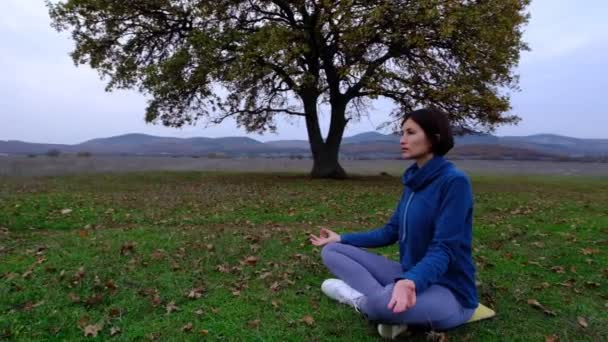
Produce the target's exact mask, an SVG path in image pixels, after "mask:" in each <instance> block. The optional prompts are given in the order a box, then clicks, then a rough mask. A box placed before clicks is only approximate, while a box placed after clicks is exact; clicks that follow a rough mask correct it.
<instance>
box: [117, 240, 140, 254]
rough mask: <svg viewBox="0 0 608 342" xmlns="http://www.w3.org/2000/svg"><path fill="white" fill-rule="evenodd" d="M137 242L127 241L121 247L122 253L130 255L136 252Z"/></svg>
mask: <svg viewBox="0 0 608 342" xmlns="http://www.w3.org/2000/svg"><path fill="white" fill-rule="evenodd" d="M135 246H136V244H135V242H127V243H124V244H123V245H122V247H120V255H129V254H131V253H134V252H135Z"/></svg>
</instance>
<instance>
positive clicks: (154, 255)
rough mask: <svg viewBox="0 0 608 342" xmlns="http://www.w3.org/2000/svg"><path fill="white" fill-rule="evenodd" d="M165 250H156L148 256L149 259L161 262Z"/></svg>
mask: <svg viewBox="0 0 608 342" xmlns="http://www.w3.org/2000/svg"><path fill="white" fill-rule="evenodd" d="M165 254H166V252H165V250H164V249H157V250H155V251H154V252H152V254H150V257H151V258H152V259H154V260H161V259H162V258H164V257H165Z"/></svg>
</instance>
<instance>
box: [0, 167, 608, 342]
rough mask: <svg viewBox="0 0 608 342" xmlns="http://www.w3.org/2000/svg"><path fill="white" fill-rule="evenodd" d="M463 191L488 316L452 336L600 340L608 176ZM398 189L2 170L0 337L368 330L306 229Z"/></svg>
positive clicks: (347, 221) (289, 336) (606, 333)
mask: <svg viewBox="0 0 608 342" xmlns="http://www.w3.org/2000/svg"><path fill="white" fill-rule="evenodd" d="M473 187H474V192H475V201H476V215H475V227H474V246H475V251H474V257H475V260H476V263H477V267H478V281H479V292H480V295H481V300H482V302H483V303H484V304H486V305H488V306H490V307H492V308H494V309H495V310H496V311H497V312H498V315H497V317H495V318H494V319H492V320H488V321H483V322H478V323H473V324H469V325H466V326H464V327H461V328H458V329H455V330H453V331H450V332H448V333H447V335H448V337H449V339H450V340H452V341H458V340H476V341H491V340H526V341H527V340H536V341H542V340H544V339H545V337H546V336H549V335H557V336H559V338H560V341H568V340H589V341H598V340H607V339H608V324H606V323H608V313H607V312H608V291H607V284H608V248H606V246H607V245H608V215H607V213H608V211H607V209H606V204H607V203H608V181H607V180H606V179H591V178H587V179H585V178H557V177H549V178H548V177H535V178H524V177H490V176H474V177H473ZM400 191H401V184H400V180H399V178H396V177H355V178H353V179H351V180H347V181H332V180H311V179H308V178H307V177H305V176H302V175H297V174H226V173H194V172H192V173H160V172H158V173H157V172H155V173H134V174H123V175H87V176H70V177H51V178H34V179H32V178H30V179H4V180H0V227H2V229H1V230H0V339H9V340H10V339H15V340H48V339H57V340H77V339H92V337H86V338H85V336H84V331H83V327H84V326H86V325H92V324H96V323H103V328H102V330H101V331H100V332H99V334H98V337H97V338H98V339H99V338H103V339H113V340H162V341H166V340H200V339H202V338H206V339H209V340H229V341H240V340H244V339H245V340H265V341H266V340H268V341H274V340H276V341H302V340H313V341H314V340H318V341H328V340H343V341H358V340H374V339H377V335H376V331H375V328H374V327H373V326H372V325H370V324H368V323H366V322H365V321H364V320H363V319H361V318H360V316H358V315H357V314H356V313H355V312H354V311H353V310H351V309H350V308H348V307H346V306H344V305H338V304H335V303H334V302H332V301H330V300H328V299H327V298H326V297H324V296H323V295H322V294H321V292H320V290H319V285H320V283H321V281H322V280H323V279H325V278H327V277H328V276H330V275H329V273H328V272H327V271H326V270H325V268H324V267H323V265H322V263H321V262H320V259H319V249H318V248H315V247H313V246H311V245H310V244H309V243H308V242H307V236H308V234H309V233H311V232H316V231H318V228H319V227H320V226H327V227H331V228H334V229H336V230H337V231H349V230H363V229H368V228H372V227H376V226H379V225H381V224H383V223H384V222H385V221H386V220H387V219H388V217H389V215H390V214H391V213H392V210H393V208H394V206H395V204H396V200H397V199H398V196H399V193H400ZM64 209H71V212H69V213H65V214H62V210H64ZM378 252H379V253H382V254H384V255H387V256H389V257H393V258H394V257H396V253H397V249H396V246H394V247H390V248H383V249H381V250H378ZM249 256H254V257H256V258H257V262H255V264H253V262H250V263H247V262H246V261H245V259H246V258H247V257H249ZM79 270H81V271H79ZM222 271H223V272H222ZM196 288H198V289H199V292H197V293H199V294H201V295H202V296H201V297H200V298H188V296H187V294H188V293H189V292H190V290H192V289H196ZM201 289H202V291H200V290H201ZM530 299H535V300H537V301H538V302H540V303H541V304H542V305H543V306H544V307H545V308H546V310H547V311H550V312H549V314H546V313H544V312H543V310H542V309H538V308H535V307H533V306H531V305H529V304H528V300H530ZM171 302H173V303H174V304H175V305H176V306H177V307H178V308H179V309H178V310H177V311H173V312H170V313H167V305H168V304H169V303H171ZM306 316H310V317H312V319H314V322H310V321H309V323H307V322H306V320H304V318H305V317H306ZM579 317H582V318H584V319H585V321H586V322H587V324H588V326H587V327H586V328H584V327H582V326H581V324H580V323H579V322H578V319H579ZM188 323H192V330H191V331H189V332H187V331H182V327H184V326H185V325H186V324H188ZM112 328H120V329H121V332H120V333H119V334H116V335H115V336H113V337H111V336H110V333H111V329H112ZM430 336H433V335H429V334H427V333H425V332H420V331H419V332H416V333H415V334H414V335H413V336H410V338H411V339H413V340H426V339H427V338H429V337H430Z"/></svg>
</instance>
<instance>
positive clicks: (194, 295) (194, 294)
mask: <svg viewBox="0 0 608 342" xmlns="http://www.w3.org/2000/svg"><path fill="white" fill-rule="evenodd" d="M204 291H205V289H204V288H202V287H197V288H194V289H192V290H190V292H188V293H187V294H186V296H187V297H188V298H190V299H198V298H201V297H202V296H203V292H204Z"/></svg>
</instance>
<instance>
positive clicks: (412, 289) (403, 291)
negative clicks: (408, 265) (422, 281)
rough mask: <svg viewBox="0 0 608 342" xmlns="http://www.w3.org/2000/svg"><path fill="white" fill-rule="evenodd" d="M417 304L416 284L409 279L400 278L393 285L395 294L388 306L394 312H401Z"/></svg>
mask: <svg viewBox="0 0 608 342" xmlns="http://www.w3.org/2000/svg"><path fill="white" fill-rule="evenodd" d="M414 305H416V284H414V282H413V281H411V280H409V279H400V280H398V281H397V282H396V283H395V286H394V287H393V295H392V297H391V300H390V301H389V302H388V308H389V309H390V310H393V312H394V313H401V312H403V311H405V310H408V309H409V308H411V307H413V306H414Z"/></svg>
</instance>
